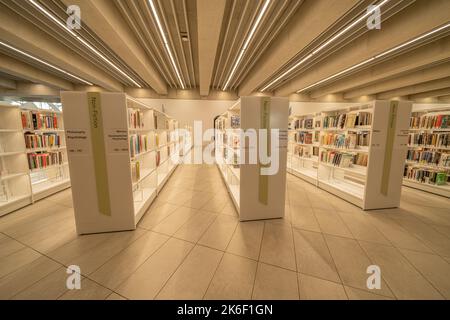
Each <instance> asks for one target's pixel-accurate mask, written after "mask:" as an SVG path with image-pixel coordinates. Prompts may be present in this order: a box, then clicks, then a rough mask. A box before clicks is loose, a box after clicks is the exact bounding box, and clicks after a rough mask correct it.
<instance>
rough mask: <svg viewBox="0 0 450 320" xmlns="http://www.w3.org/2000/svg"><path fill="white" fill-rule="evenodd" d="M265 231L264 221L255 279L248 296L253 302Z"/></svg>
mask: <svg viewBox="0 0 450 320" xmlns="http://www.w3.org/2000/svg"><path fill="white" fill-rule="evenodd" d="M265 231H266V221H264V223H263V232H262V236H261V243H260V244H259V253H258V260H257V261H256V270H255V279H253V286H252V294H251V296H250V299H251V300H253V295H254V292H255V284H256V277H257V276H258V270H259V264H260V260H261V252H262V245H263V241H264V234H265Z"/></svg>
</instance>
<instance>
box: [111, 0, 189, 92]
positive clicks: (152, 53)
mask: <svg viewBox="0 0 450 320" xmlns="http://www.w3.org/2000/svg"><path fill="white" fill-rule="evenodd" d="M114 1H115V4H116V6H117V7H118V8H119V11H120V13H121V14H122V16H123V17H124V19H125V20H126V21H127V23H128V24H129V26H130V27H131V29H132V30H133V32H134V33H135V34H136V35H137V38H138V39H139V42H140V44H141V45H142V46H143V47H144V48H145V50H146V52H147V54H148V55H149V57H150V59H151V61H152V62H153V63H154V65H155V66H157V68H158V70H159V71H160V72H161V75H162V76H163V77H164V79H165V80H166V82H167V83H168V85H169V86H170V87H172V88H177V87H180V84H179V81H178V78H177V76H176V73H175V70H174V69H173V66H172V64H171V62H170V59H169V55H168V54H167V53H166V49H165V48H164V44H163V39H162V38H161V36H160V34H159V31H158V28H157V24H156V21H155V19H154V17H153V15H152V13H151V10H150V8H149V6H148V3H147V1H139V0H114ZM156 7H157V8H158V10H159V14H160V19H161V20H162V21H161V23H162V24H163V25H164V19H163V16H162V15H161V8H160V6H159V3H158V2H156ZM166 32H169V33H170V30H168V29H166ZM166 36H167V38H168V40H169V41H171V40H170V39H171V38H172V36H171V34H168V35H166ZM172 49H173V46H172ZM174 55H175V56H174V58H175V57H176V53H175V52H174ZM182 78H183V77H182Z"/></svg>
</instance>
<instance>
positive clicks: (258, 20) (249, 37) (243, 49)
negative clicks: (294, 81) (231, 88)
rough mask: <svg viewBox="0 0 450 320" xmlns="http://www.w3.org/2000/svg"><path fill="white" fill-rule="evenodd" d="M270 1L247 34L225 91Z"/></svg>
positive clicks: (266, 3)
mask: <svg viewBox="0 0 450 320" xmlns="http://www.w3.org/2000/svg"><path fill="white" fill-rule="evenodd" d="M269 3H270V0H266V2H265V3H264V5H263V7H262V9H261V11H260V12H259V14H258V17H257V18H256V21H255V23H254V24H253V26H252V28H251V30H250V33H249V34H248V36H247V39H245V41H244V45H243V46H242V48H241V51H240V53H239V55H238V58H237V59H236V61H235V63H234V66H233V68H232V69H231V73H230V75H229V76H228V80H227V82H226V83H225V86H224V87H223V90H224V91H225V90H227V88H228V85H229V84H230V81H231V79H232V78H233V76H234V73H235V72H236V69H237V67H238V66H239V64H240V63H241V60H242V58H243V57H244V53H245V51H246V50H247V48H248V45H249V44H250V41H251V40H252V38H253V36H254V34H255V32H256V29H257V28H258V26H259V24H260V23H261V20H262V18H263V16H264V14H265V13H266V11H267V8H268V7H269Z"/></svg>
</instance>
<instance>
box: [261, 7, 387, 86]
mask: <svg viewBox="0 0 450 320" xmlns="http://www.w3.org/2000/svg"><path fill="white" fill-rule="evenodd" d="M389 1H390V0H383V1H382V2H380V3H379V4H377V5H375V6H374V7H373V8H372V9H371V10H368V11H367V12H366V13H365V14H363V15H362V16H361V17H359V18H358V19H356V20H355V21H353V22H352V23H351V24H349V25H348V26H347V27H345V28H344V29H342V30H341V31H339V32H338V33H337V34H335V35H334V36H333V37H331V38H330V39H328V40H327V41H325V42H324V43H323V44H321V45H320V46H319V47H318V48H316V49H314V50H313V52H311V53H310V54H309V55H307V56H306V57H304V58H303V59H302V60H300V61H299V62H297V63H296V64H294V65H293V66H292V67H290V68H289V69H288V70H286V71H285V72H283V73H282V74H281V75H279V76H278V77H277V78H275V79H274V80H272V81H271V82H270V83H268V84H267V85H266V86H265V87H264V88H262V89H261V91H265V90H267V88H269V87H271V86H272V85H273V84H274V83H276V82H278V81H279V80H281V79H283V78H284V77H285V76H287V75H288V74H289V73H291V72H292V71H293V70H295V69H297V67H299V66H300V65H302V64H303V63H305V62H306V61H308V60H309V59H311V58H312V57H313V56H315V55H316V54H317V53H319V52H320V51H322V50H323V49H324V48H326V47H328V46H329V45H330V44H331V43H333V42H334V41H336V40H337V39H339V38H340V37H342V36H343V35H344V34H345V33H347V32H348V31H349V30H350V29H352V28H353V27H354V26H356V25H357V24H358V23H361V22H362V21H363V20H364V19H367V18H368V17H369V16H370V15H371V14H372V13H373V12H374V11H376V10H378V9H379V8H381V7H382V6H383V5H385V4H386V3H387V2H389Z"/></svg>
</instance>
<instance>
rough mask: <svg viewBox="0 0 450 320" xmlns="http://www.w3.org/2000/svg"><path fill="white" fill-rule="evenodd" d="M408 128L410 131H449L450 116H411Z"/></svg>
mask: <svg viewBox="0 0 450 320" xmlns="http://www.w3.org/2000/svg"><path fill="white" fill-rule="evenodd" d="M409 127H410V128H411V129H447V128H449V129H450V115H449V114H439V115H423V116H412V117H411V120H410V123H409Z"/></svg>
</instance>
